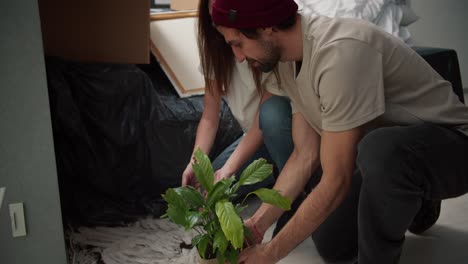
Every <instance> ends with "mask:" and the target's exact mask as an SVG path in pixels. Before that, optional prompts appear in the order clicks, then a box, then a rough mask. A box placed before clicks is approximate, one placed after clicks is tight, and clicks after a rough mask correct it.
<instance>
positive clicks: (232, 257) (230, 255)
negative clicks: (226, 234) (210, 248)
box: [224, 249, 239, 263]
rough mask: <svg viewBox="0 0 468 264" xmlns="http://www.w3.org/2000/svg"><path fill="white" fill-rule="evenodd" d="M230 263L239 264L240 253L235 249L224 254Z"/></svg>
mask: <svg viewBox="0 0 468 264" xmlns="http://www.w3.org/2000/svg"><path fill="white" fill-rule="evenodd" d="M224 256H225V257H226V259H227V260H229V263H237V259H238V258H239V251H237V250H235V249H230V250H227V251H226V253H225V254H224Z"/></svg>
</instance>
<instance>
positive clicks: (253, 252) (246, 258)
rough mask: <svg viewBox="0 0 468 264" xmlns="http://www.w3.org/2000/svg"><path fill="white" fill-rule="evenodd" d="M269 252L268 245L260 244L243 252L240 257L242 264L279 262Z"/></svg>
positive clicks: (271, 263)
mask: <svg viewBox="0 0 468 264" xmlns="http://www.w3.org/2000/svg"><path fill="white" fill-rule="evenodd" d="M274 255H275V254H273V253H272V252H269V251H268V244H258V245H255V246H253V247H249V248H247V249H245V250H243V251H242V252H241V253H240V255H239V261H238V263H240V264H273V263H276V262H277V261H278V260H276V259H275V256H274Z"/></svg>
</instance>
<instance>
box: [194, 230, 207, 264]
mask: <svg viewBox="0 0 468 264" xmlns="http://www.w3.org/2000/svg"><path fill="white" fill-rule="evenodd" d="M197 242H198V243H197V244H196V246H197V249H198V253H199V254H200V256H202V258H203V259H206V249H207V248H208V243H209V242H210V237H209V236H208V235H206V234H204V235H202V236H201V238H200V239H198V241H197Z"/></svg>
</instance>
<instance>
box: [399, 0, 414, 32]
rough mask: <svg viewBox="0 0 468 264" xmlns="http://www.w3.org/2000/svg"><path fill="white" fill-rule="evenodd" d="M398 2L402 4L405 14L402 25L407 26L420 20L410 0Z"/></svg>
mask: <svg viewBox="0 0 468 264" xmlns="http://www.w3.org/2000/svg"><path fill="white" fill-rule="evenodd" d="M397 4H398V5H399V6H400V8H401V11H402V12H403V16H402V17H401V21H400V26H402V27H407V26H409V25H411V24H413V23H414V22H416V21H418V19H419V16H418V15H416V13H414V10H413V9H412V8H411V1H410V0H397Z"/></svg>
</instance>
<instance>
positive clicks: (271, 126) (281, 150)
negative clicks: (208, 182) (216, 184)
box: [213, 96, 294, 197]
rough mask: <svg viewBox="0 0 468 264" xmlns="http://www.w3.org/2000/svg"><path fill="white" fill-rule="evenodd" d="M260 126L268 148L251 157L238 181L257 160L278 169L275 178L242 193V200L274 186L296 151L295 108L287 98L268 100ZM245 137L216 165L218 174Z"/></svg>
mask: <svg viewBox="0 0 468 264" xmlns="http://www.w3.org/2000/svg"><path fill="white" fill-rule="evenodd" d="M259 111H260V112H259V126H260V129H261V130H262V133H263V141H264V144H263V145H262V146H261V147H260V148H259V149H258V150H257V151H256V152H255V154H254V155H253V156H252V157H250V159H249V160H248V161H247V162H246V163H245V164H244V165H243V166H242V167H241V168H240V169H239V170H238V171H237V172H236V173H235V174H236V175H237V177H239V176H240V174H241V173H242V171H243V170H244V169H245V168H246V167H247V166H248V165H249V164H250V163H252V162H253V161H254V160H256V159H259V158H264V159H266V160H268V161H269V162H270V163H273V164H274V165H275V167H276V168H275V172H276V173H274V175H272V176H271V177H269V178H267V179H266V180H264V181H263V182H261V183H258V184H256V185H252V186H243V188H241V189H239V196H241V197H242V196H244V195H245V194H247V193H248V192H250V191H253V190H256V189H258V188H262V187H267V186H268V187H269V186H272V185H273V184H274V182H275V177H276V175H277V174H278V173H277V172H278V171H281V169H282V168H283V166H284V164H285V163H286V161H287V160H288V158H289V156H290V154H291V152H292V150H293V147H294V145H293V141H292V133H291V128H292V126H291V106H290V103H289V99H287V98H286V97H280V96H272V97H271V98H269V99H268V100H266V101H265V102H264V103H263V104H262V105H261V106H260V109H259ZM241 139H242V137H240V138H238V139H237V140H236V141H234V142H233V143H232V144H231V145H230V146H229V147H227V148H226V149H225V150H224V151H223V152H222V153H221V154H219V155H218V157H216V158H215V159H214V161H213V168H214V170H215V171H216V170H218V169H220V168H221V167H223V165H224V164H225V163H226V161H227V160H228V158H229V157H230V156H231V155H232V153H233V152H234V150H235V148H236V147H237V146H238V145H239V142H240V141H241Z"/></svg>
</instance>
